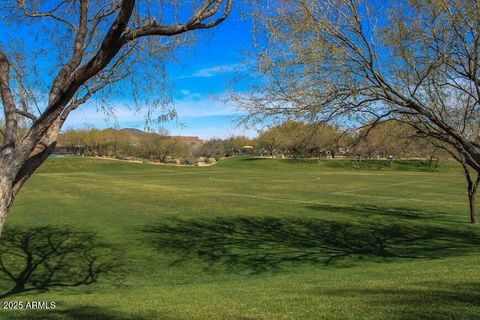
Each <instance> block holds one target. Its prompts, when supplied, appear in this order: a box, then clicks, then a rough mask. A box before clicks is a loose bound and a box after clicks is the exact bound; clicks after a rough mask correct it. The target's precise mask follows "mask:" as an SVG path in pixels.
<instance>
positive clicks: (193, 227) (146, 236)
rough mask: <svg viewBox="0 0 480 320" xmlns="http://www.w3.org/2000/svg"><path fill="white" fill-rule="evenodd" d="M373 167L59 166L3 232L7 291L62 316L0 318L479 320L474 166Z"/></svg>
mask: <svg viewBox="0 0 480 320" xmlns="http://www.w3.org/2000/svg"><path fill="white" fill-rule="evenodd" d="M363 166H364V168H362V169H358V168H355V167H354V165H353V163H351V162H349V161H322V162H318V161H301V160H298V161H293V160H267V159H252V158H234V159H228V160H224V161H222V162H220V163H218V164H217V165H215V166H212V167H203V168H196V167H195V168H193V167H170V166H156V165H148V164H132V163H123V162H116V161H106V160H95V159H85V158H55V159H50V160H49V161H48V162H47V163H46V164H45V165H44V166H43V167H42V168H41V170H40V171H39V172H38V173H37V174H35V176H34V177H32V179H31V180H30V181H29V182H28V184H27V185H26V186H25V188H24V190H23V191H22V192H21V194H20V195H19V197H18V199H17V200H16V203H15V206H14V208H13V211H12V213H11V216H10V218H9V220H8V222H7V227H6V230H5V233H4V234H3V235H2V240H1V241H0V243H1V245H2V247H1V250H2V255H3V256H4V257H6V258H4V263H3V264H4V265H3V266H0V270H1V271H0V279H1V280H0V289H1V290H2V291H1V292H3V293H4V294H3V298H2V299H3V301H22V302H23V303H24V306H25V304H26V303H27V302H28V301H48V302H50V301H54V302H55V303H56V309H55V310H23V311H19V310H1V311H0V318H1V319H82V320H83V319H107V320H109V319H125V320H126V319H145V320H146V319H202V320H203V319H232V320H233V319H235V320H254V319H255V320H263V319H272V320H281V319H312V320H317V319H370V320H371V319H478V318H479V317H480V228H479V227H472V226H470V225H469V223H468V212H467V205H466V198H465V191H464V179H463V177H462V174H461V171H460V170H458V169H457V168H454V167H448V166H443V167H440V169H439V170H438V171H435V172H432V170H430V169H429V168H428V167H426V166H422V165H421V164H420V163H419V162H413V161H411V162H408V161H405V162H396V163H394V164H393V167H392V168H390V167H389V166H388V165H387V164H386V163H383V162H367V163H364V164H363ZM29 257H30V258H31V260H28V259H29ZM28 261H30V263H28ZM32 261H34V263H33V264H34V265H35V266H36V268H33V267H32ZM35 263H36V264H35ZM22 270H27V271H28V270H30V271H31V272H30V273H31V274H29V272H24V273H23V274H21V276H18V275H19V274H20V273H21V271H22ZM32 270H33V271H32ZM6 272H10V273H11V274H12V275H13V276H16V278H17V282H20V283H22V282H23V283H24V284H25V285H24V288H20V289H18V288H17V290H12V289H13V288H14V287H15V281H13V280H12V279H11V278H9V277H8V274H7V273H6ZM81 283H83V284H81ZM32 287H36V288H41V290H31V291H28V288H32ZM22 291H23V292H22ZM2 307H3V303H2Z"/></svg>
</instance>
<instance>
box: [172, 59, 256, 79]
mask: <svg viewBox="0 0 480 320" xmlns="http://www.w3.org/2000/svg"><path fill="white" fill-rule="evenodd" d="M246 69H247V65H246V64H244V63H232V64H223V65H218V66H213V67H210V68H204V69H200V70H197V71H196V72H194V73H192V74H189V75H185V76H181V77H179V78H178V79H187V78H211V77H215V76H218V75H222V74H227V73H233V72H240V71H245V70H246Z"/></svg>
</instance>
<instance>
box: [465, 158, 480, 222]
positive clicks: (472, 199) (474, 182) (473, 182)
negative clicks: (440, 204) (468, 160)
mask: <svg viewBox="0 0 480 320" xmlns="http://www.w3.org/2000/svg"><path fill="white" fill-rule="evenodd" d="M463 171H464V173H465V178H466V180H467V196H468V204H469V209H470V222H471V223H472V224H478V214H477V190H478V185H479V184H480V174H478V173H477V174H476V175H477V177H476V178H475V179H473V177H472V174H471V173H470V171H469V170H468V167H467V165H466V164H465V163H463Z"/></svg>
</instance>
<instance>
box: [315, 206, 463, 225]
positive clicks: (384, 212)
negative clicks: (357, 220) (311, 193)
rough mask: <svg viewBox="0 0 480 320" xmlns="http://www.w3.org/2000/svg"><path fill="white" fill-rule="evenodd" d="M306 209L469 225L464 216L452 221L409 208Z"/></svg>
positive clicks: (443, 216) (334, 207)
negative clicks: (463, 219)
mask: <svg viewBox="0 0 480 320" xmlns="http://www.w3.org/2000/svg"><path fill="white" fill-rule="evenodd" d="M306 208H308V209H310V210H315V211H321V212H330V213H340V214H350V215H353V216H356V217H358V216H361V217H373V216H381V217H387V218H390V219H395V220H398V219H404V220H425V221H440V222H454V223H462V222H463V223H466V224H467V223H468V220H467V219H465V221H462V220H461V219H462V218H463V217H462V216H460V215H459V216H458V220H455V219H450V217H451V216H450V215H448V214H446V213H441V212H439V213H436V214H434V213H427V212H424V211H422V210H418V209H414V208H408V207H394V208H384V207H380V206H376V205H355V206H351V207H344V206H333V205H321V204H318V205H312V206H307V207H306Z"/></svg>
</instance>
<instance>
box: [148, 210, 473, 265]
mask: <svg viewBox="0 0 480 320" xmlns="http://www.w3.org/2000/svg"><path fill="white" fill-rule="evenodd" d="M143 231H144V232H145V233H146V234H147V235H148V239H149V240H150V243H151V245H152V246H153V247H154V248H155V249H157V250H159V251H161V252H167V253H169V254H173V255H178V256H179V259H178V260H176V261H175V262H174V263H175V264H177V263H184V262H188V260H189V259H194V258H197V257H198V258H200V259H201V260H203V261H204V262H206V263H207V264H208V266H209V268H211V267H212V265H214V264H221V265H224V266H226V267H227V269H228V271H229V272H235V271H239V270H240V271H241V270H246V271H248V272H250V273H260V272H265V271H269V270H277V269H279V268H281V267H282V266H283V265H290V266H292V265H293V266H295V265H297V266H298V265H299V264H302V263H309V264H321V265H324V266H330V265H331V264H334V263H336V262H344V261H341V260H345V259H347V258H353V259H349V260H347V261H349V262H350V263H352V262H353V261H352V260H363V259H372V260H374V261H378V262H382V261H398V260H399V259H419V258H423V259H425V258H428V259H433V258H440V257H448V256H455V255H462V254H464V253H466V252H469V251H471V250H472V248H473V249H474V250H475V249H476V248H477V247H478V245H479V244H480V236H479V235H478V234H477V233H475V232H473V231H466V232H459V230H455V229H448V228H444V227H437V226H430V225H409V224H400V223H388V222H380V223H378V222H377V223H371V222H368V223H356V224H354V223H348V222H338V221H326V220H318V219H315V220H314V219H300V218H288V219H287V218H283V219H279V218H274V217H255V218H243V217H236V218H215V219H209V220H180V219H172V220H171V221H169V222H167V223H161V224H156V225H149V226H145V228H144V229H143ZM357 263H358V261H357ZM357 263H355V264H357Z"/></svg>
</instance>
